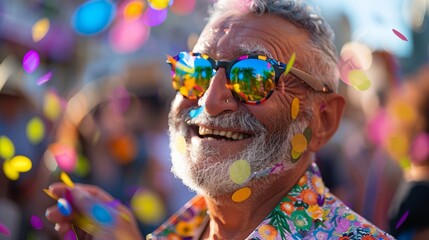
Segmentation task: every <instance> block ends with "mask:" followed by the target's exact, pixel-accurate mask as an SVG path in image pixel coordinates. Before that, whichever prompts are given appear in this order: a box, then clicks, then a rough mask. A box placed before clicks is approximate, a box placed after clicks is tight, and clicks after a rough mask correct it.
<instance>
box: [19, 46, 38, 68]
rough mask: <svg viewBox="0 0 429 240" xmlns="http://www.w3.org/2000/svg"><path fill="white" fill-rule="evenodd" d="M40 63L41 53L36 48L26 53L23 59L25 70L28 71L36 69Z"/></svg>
mask: <svg viewBox="0 0 429 240" xmlns="http://www.w3.org/2000/svg"><path fill="white" fill-rule="evenodd" d="M39 63H40V57H39V54H38V53H37V52H36V51H34V50H30V51H28V52H27V53H26V54H25V55H24V58H23V59H22V66H23V67H24V70H25V71H26V72H27V73H32V72H34V70H36V69H37V67H38V66H39Z"/></svg>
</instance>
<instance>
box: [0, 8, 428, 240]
mask: <svg viewBox="0 0 429 240" xmlns="http://www.w3.org/2000/svg"><path fill="white" fill-rule="evenodd" d="M177 1H178V0H177ZM31 2H32V3H31V4H32V5H31V6H33V7H34V6H42V5H43V4H45V5H49V4H48V3H47V2H52V1H46V2H44V3H41V2H42V1H31ZM119 2H122V1H119ZM178 2H181V1H178ZM184 2H186V1H184ZM201 2H203V1H201ZM209 2H210V1H204V4H202V3H198V2H197V8H196V10H194V12H193V13H192V14H191V15H190V16H183V17H182V18H180V19H179V20H180V21H186V23H183V22H182V23H183V24H182V25H184V26H183V27H184V28H183V29H181V28H180V27H178V26H177V25H175V24H180V23H179V22H180V21H179V22H178V21H176V20H177V16H176V18H175V17H174V16H169V18H168V19H167V20H166V23H165V26H164V27H165V28H164V30H160V29H162V28H161V27H160V29H158V30H157V29H156V27H154V28H152V29H151V30H152V31H153V33H154V34H152V35H151V36H150V37H149V40H148V42H147V45H144V46H142V49H146V50H141V51H140V52H137V53H134V54H135V55H132V54H131V55H129V56H128V57H129V59H130V61H128V62H125V63H123V62H121V64H117V63H118V61H114V59H100V62H103V64H101V65H99V64H98V63H97V62H91V61H92V60H91V59H92V58H91V56H87V55H86V54H88V55H90V54H98V55H99V56H101V58H103V55H102V54H99V53H96V52H95V51H93V50H91V47H92V46H93V45H91V44H90V43H88V42H86V43H81V42H80V41H96V42H97V41H99V42H102V41H103V40H102V37H99V38H100V39H96V37H93V38H89V37H88V38H83V37H82V38H78V39H75V43H74V44H76V45H73V46H74V48H73V49H74V50H75V51H76V53H69V52H68V51H67V54H68V56H67V57H65V59H60V60H58V57H55V56H54V55H52V56H45V57H43V58H42V59H41V66H43V67H45V68H46V69H54V74H55V75H54V78H55V81H57V82H55V83H48V84H46V85H42V86H40V87H39V88H37V89H36V90H34V86H33V88H28V81H30V77H29V74H28V73H26V72H24V71H23V69H22V68H23V67H22V61H23V57H24V55H25V53H26V52H27V51H28V50H30V48H32V47H34V46H33V45H31V46H28V45H26V44H25V43H22V41H14V40H13V39H14V38H13V36H11V35H8V36H5V35H0V49H1V51H0V163H1V165H2V171H1V173H0V239H23V240H24V239H25V240H27V239H28V240H30V239H31V240H32V239H57V235H56V234H55V232H54V230H53V226H52V224H51V223H49V222H47V220H46V219H45V217H44V211H45V209H46V207H48V206H50V205H52V204H53V203H54V201H53V200H52V199H51V198H49V197H48V196H47V195H46V194H44V193H43V191H42V189H44V188H47V187H48V186H49V184H50V183H52V182H57V181H59V176H60V173H61V171H64V172H66V173H67V174H68V175H69V176H70V177H71V179H72V181H74V182H78V183H90V184H95V185H98V186H100V187H102V188H103V189H105V190H106V191H108V192H109V193H110V194H111V195H112V196H114V197H115V198H116V199H118V200H120V201H121V202H123V203H124V204H126V205H127V206H129V207H130V208H131V209H132V211H133V212H134V214H135V215H136V218H137V219H138V221H139V224H140V228H141V231H142V233H143V234H144V235H146V234H147V233H150V232H151V231H153V230H154V229H155V228H156V227H157V226H158V225H159V224H160V223H162V222H163V221H164V220H165V219H166V218H167V217H168V216H170V215H171V214H172V213H174V212H175V211H176V210H178V209H179V208H180V207H181V206H182V205H183V204H184V203H185V202H186V201H187V200H189V199H190V198H191V197H192V196H193V195H194V193H193V192H191V191H189V190H188V189H187V188H186V187H185V186H183V185H182V184H181V182H180V180H178V179H176V178H174V176H173V175H172V174H171V173H170V168H171V163H170V155H169V145H170V143H169V139H168V136H167V128H168V126H167V117H168V110H169V104H170V101H171V99H172V96H173V94H174V91H173V90H172V89H170V88H171V87H170V83H171V78H170V76H169V72H168V71H169V70H168V66H166V64H165V60H164V59H163V57H164V56H165V54H170V55H173V54H176V53H177V52H178V51H180V50H189V49H192V45H193V43H194V42H195V33H194V32H199V30H200V28H199V27H198V26H200V27H202V24H203V21H202V19H203V18H204V17H203V16H204V14H205V12H206V9H207V5H208V3H209ZM194 4H195V1H194ZM4 5H5V4H4V3H0V24H1V20H2V18H6V17H5V16H6V15H7V14H6V13H5V12H3V11H2V9H5V8H4ZM45 5H43V6H45ZM2 6H3V8H2ZM54 9H55V8H54ZM51 11H53V10H52V9H51ZM343 17H344V16H343ZM184 19H188V20H184ZM195 19H201V23H200V25H198V26H196V25H192V24H197V23H196V22H198V21H195ZM9 20H10V19H9ZM191 22H192V23H191ZM426 24H427V23H426ZM334 28H335V26H334ZM338 28H339V29H338ZM165 29H167V30H165ZM335 29H336V30H339V31H340V32H338V33H337V35H339V37H338V38H339V39H342V40H344V41H349V40H350V37H349V36H347V34H348V32H349V29H344V28H341V27H337V28H335ZM165 31H167V32H169V34H166V33H165ZM181 31H183V32H181ZM82 39H84V40H82ZM88 39H89V40H88ZM94 39H95V40H94ZM178 39H181V41H178ZM158 41H159V42H158ZM161 42H162V43H161ZM79 44H82V45H83V46H84V47H82V46H80V45H79ZM157 44H158V45H157ZM163 44H164V45H166V46H167V47H165V46H164V45H163ZM416 44H417V43H416ZM419 44H421V45H419V46H424V47H425V49H424V51H426V52H427V42H424V43H419ZM345 46H346V42H342V43H341V44H340V45H339V46H338V47H339V50H341V49H343V50H344V51H343V50H341V51H339V56H340V61H346V62H348V63H347V64H349V65H347V64H346V65H342V67H341V66H340V70H341V71H347V70H345V69H344V68H347V66H348V67H350V64H352V68H359V69H362V68H364V67H363V66H364V65H365V66H366V67H365V68H364V70H365V73H366V76H367V78H368V79H369V80H370V82H371V86H370V87H369V88H368V89H367V90H362V89H357V88H356V86H353V84H350V83H348V82H347V81H345V82H346V83H342V84H341V86H340V89H339V92H340V93H342V94H343V95H344V96H345V97H346V98H347V100H348V104H347V108H346V113H345V116H344V118H343V120H342V124H341V126H340V129H339V131H338V132H337V134H336V136H335V137H334V139H332V140H331V142H330V143H329V144H328V146H326V147H325V148H324V149H323V150H322V151H320V152H319V153H318V160H317V161H318V164H319V166H320V168H321V170H322V175H323V177H324V179H325V183H326V185H327V187H329V188H330V189H331V191H332V192H333V193H334V194H336V195H337V196H338V197H339V198H340V199H343V200H344V201H345V202H346V203H347V204H348V205H349V206H350V207H351V208H352V209H354V210H355V211H356V212H358V213H360V214H361V215H363V216H364V217H365V218H367V219H368V220H370V221H371V222H373V223H374V224H375V225H377V226H378V227H380V228H381V229H383V230H385V231H387V232H389V233H391V234H392V235H394V236H395V237H397V238H398V239H411V238H412V237H414V239H429V230H428V229H429V218H427V214H429V204H427V199H429V97H428V96H429V65H427V63H426V62H425V61H423V62H420V63H419V64H418V66H414V68H415V69H418V70H414V71H409V72H408V73H404V71H403V64H402V62H403V61H400V60H401V59H399V58H398V57H397V56H395V54H394V53H392V52H389V51H385V50H375V49H371V48H370V47H367V46H365V45H364V44H357V43H352V44H351V45H348V49H345V48H344V47H345ZM419 46H417V45H416V46H415V48H418V47H419ZM150 48H156V49H157V50H159V51H160V52H159V53H158V54H159V56H156V57H150V58H148V57H146V58H139V57H138V56H136V55H138V54H141V55H145V54H146V55H150V53H151V51H153V50H151V49H150ZM147 49H148V50H147ZM162 51H164V52H162ZM174 51H176V52H174ZM46 55H47V54H46ZM63 57H64V56H63ZM122 58H124V57H121V59H122ZM148 59H150V60H148ZM348 60H349V61H348ZM350 62H351V63H350ZM82 64H88V65H91V66H93V68H90V69H91V71H92V72H91V74H87V75H85V74H84V73H83V70H82V69H84V68H82V67H81V65H82ZM118 66H120V67H118ZM117 68H119V70H117ZM88 69H89V68H88ZM113 69H114V70H113ZM349 70H350V69H349ZM80 71H82V72H80ZM61 78H64V79H67V81H61ZM74 78H75V79H74ZM88 78H89V80H87V79H88ZM342 80H344V79H342ZM52 81H54V80H52ZM73 81H75V84H74V82H73ZM33 90H34V91H33Z"/></svg>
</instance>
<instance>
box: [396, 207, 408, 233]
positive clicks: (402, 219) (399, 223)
mask: <svg viewBox="0 0 429 240" xmlns="http://www.w3.org/2000/svg"><path fill="white" fill-rule="evenodd" d="M409 213H410V211H409V210H407V211H406V212H405V213H404V214H403V215H402V217H401V218H400V219H399V221H398V223H396V226H395V228H396V229H398V228H399V227H400V226H401V225H402V224H403V223H404V222H405V220H406V219H407V217H408V214H409Z"/></svg>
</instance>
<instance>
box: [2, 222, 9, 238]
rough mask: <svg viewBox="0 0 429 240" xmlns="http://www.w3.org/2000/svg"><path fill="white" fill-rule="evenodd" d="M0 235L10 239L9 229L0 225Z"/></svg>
mask: <svg viewBox="0 0 429 240" xmlns="http://www.w3.org/2000/svg"><path fill="white" fill-rule="evenodd" d="M0 233H2V234H3V235H5V236H7V237H10V231H9V228H7V226H6V225H4V224H2V223H0Z"/></svg>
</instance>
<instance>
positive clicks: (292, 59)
mask: <svg viewBox="0 0 429 240" xmlns="http://www.w3.org/2000/svg"><path fill="white" fill-rule="evenodd" d="M295 58H296V55H295V53H292V56H291V57H290V59H289V62H288V63H287V66H286V70H285V72H284V75H286V74H288V73H289V71H290V69H291V68H292V67H293V64H294V63H295Z"/></svg>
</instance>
